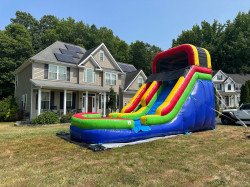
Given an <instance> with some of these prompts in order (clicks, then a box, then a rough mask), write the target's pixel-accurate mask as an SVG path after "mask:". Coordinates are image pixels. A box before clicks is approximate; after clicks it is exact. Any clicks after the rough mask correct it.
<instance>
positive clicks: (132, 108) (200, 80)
mask: <svg viewBox="0 0 250 187" xmlns="http://www.w3.org/2000/svg"><path fill="white" fill-rule="evenodd" d="M152 72H153V73H152V74H151V75H150V76H149V77H148V79H147V81H146V83H145V84H143V85H142V86H141V88H140V89H139V90H138V92H137V93H136V94H135V96H134V97H133V98H132V99H131V101H130V102H129V103H128V104H127V105H126V106H125V107H124V108H123V109H122V110H121V112H120V113H111V114H109V116H108V117H102V116H101V114H98V113H78V114H75V115H74V116H73V117H72V119H71V126H70V134H71V138H73V139H76V140H78V141H81V142H85V143H90V144H104V143H124V142H133V141H138V140H144V139H149V138H153V137H161V136H167V135H175V134H184V133H187V132H195V131H203V130H211V129H214V128H215V111H214V108H215V99H214V88H213V83H212V69H211V58H210V54H209V52H208V51H207V50H206V49H204V48H200V47H195V46H193V45H190V44H184V45H180V46H178V47H175V48H172V49H169V50H167V51H164V52H161V53H159V54H157V55H156V57H155V58H154V60H153V64H152Z"/></svg>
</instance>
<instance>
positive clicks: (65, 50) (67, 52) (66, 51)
mask: <svg viewBox="0 0 250 187" xmlns="http://www.w3.org/2000/svg"><path fill="white" fill-rule="evenodd" d="M59 50H60V51H61V53H62V54H66V55H70V56H73V57H74V58H80V57H79V55H78V54H77V53H76V52H75V51H69V50H67V49H61V48H59Z"/></svg>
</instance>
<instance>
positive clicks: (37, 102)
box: [36, 93, 38, 110]
mask: <svg viewBox="0 0 250 187" xmlns="http://www.w3.org/2000/svg"><path fill="white" fill-rule="evenodd" d="M37 109H38V94H37V93H36V110H37Z"/></svg>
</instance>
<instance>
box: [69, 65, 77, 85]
mask: <svg viewBox="0 0 250 187" xmlns="http://www.w3.org/2000/svg"><path fill="white" fill-rule="evenodd" d="M77 81H78V69H77V68H73V67H70V82H72V83H77Z"/></svg>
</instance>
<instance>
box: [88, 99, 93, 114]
mask: <svg viewBox="0 0 250 187" xmlns="http://www.w3.org/2000/svg"><path fill="white" fill-rule="evenodd" d="M92 101H93V100H92V96H89V97H88V112H92V109H93V107H92Z"/></svg>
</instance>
